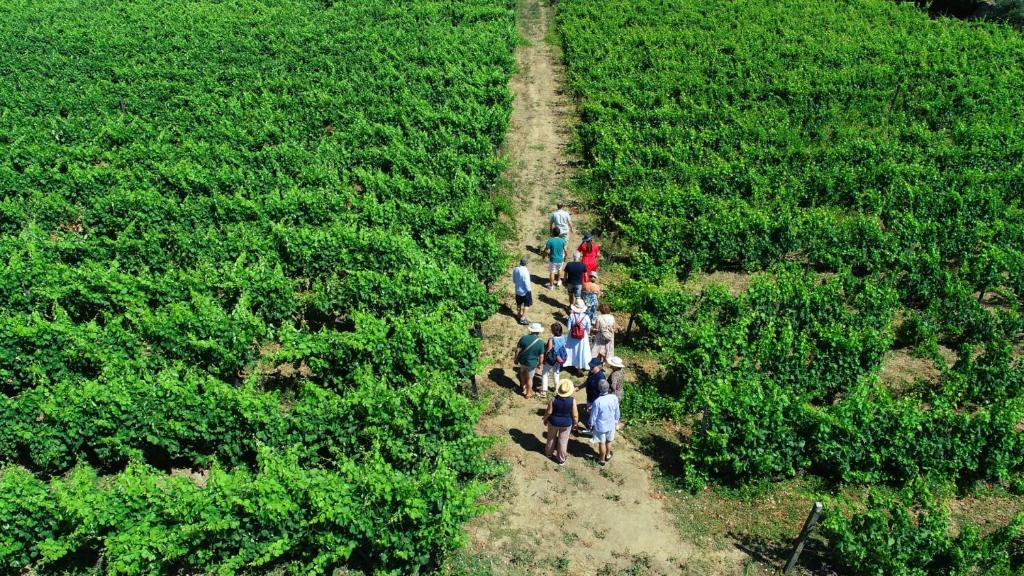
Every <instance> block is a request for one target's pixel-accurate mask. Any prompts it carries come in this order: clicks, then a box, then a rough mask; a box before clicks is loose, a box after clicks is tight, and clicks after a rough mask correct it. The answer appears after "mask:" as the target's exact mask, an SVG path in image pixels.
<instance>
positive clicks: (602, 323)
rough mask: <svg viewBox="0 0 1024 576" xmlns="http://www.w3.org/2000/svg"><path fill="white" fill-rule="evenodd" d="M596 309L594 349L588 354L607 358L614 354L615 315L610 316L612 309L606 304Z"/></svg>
mask: <svg viewBox="0 0 1024 576" xmlns="http://www.w3.org/2000/svg"><path fill="white" fill-rule="evenodd" d="M597 311H598V312H599V314H598V315H597V319H596V321H595V322H594V349H593V350H591V351H590V355H591V356H593V357H595V358H601V359H603V360H607V359H609V358H611V357H613V356H615V329H616V325H615V316H612V309H611V307H610V306H608V305H607V304H600V305H598V307H597ZM613 392H614V390H613ZM620 399H621V398H620Z"/></svg>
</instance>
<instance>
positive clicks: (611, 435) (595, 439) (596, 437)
mask: <svg viewBox="0 0 1024 576" xmlns="http://www.w3.org/2000/svg"><path fill="white" fill-rule="evenodd" d="M613 440H615V430H609V431H607V432H594V434H593V435H592V436H591V437H590V443H591V444H600V443H602V442H607V443H608V444H611V443H612V441H613Z"/></svg>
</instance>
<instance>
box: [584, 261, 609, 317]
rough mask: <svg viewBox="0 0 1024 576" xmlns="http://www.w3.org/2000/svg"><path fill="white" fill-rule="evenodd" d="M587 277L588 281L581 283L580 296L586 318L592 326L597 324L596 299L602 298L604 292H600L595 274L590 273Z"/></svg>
mask: <svg viewBox="0 0 1024 576" xmlns="http://www.w3.org/2000/svg"><path fill="white" fill-rule="evenodd" d="M589 276H590V278H589V279H585V280H584V281H583V287H582V290H581V294H582V295H583V303H584V304H586V305H587V316H588V317H589V318H590V323H591V324H592V325H593V324H595V323H596V322H597V306H598V298H599V297H603V296H604V292H603V291H602V290H601V285H600V284H598V283H597V272H591V273H590V274H589Z"/></svg>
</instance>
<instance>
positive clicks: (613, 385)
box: [607, 356, 626, 404]
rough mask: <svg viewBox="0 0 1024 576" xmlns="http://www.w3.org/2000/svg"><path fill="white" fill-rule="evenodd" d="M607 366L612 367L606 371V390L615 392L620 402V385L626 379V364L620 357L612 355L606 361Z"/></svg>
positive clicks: (621, 385)
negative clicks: (609, 370)
mask: <svg viewBox="0 0 1024 576" xmlns="http://www.w3.org/2000/svg"><path fill="white" fill-rule="evenodd" d="M607 364H608V367H609V368H611V369H612V371H611V372H609V373H608V391H609V392H611V393H612V394H615V396H616V397H618V399H619V403H620V404H621V403H622V387H623V385H624V384H625V380H626V371H625V368H626V364H625V363H624V362H623V361H622V358H619V357H618V356H612V357H611V358H609V359H608V361H607Z"/></svg>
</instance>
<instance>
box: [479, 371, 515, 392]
mask: <svg viewBox="0 0 1024 576" xmlns="http://www.w3.org/2000/svg"><path fill="white" fill-rule="evenodd" d="M487 378H489V379H490V380H491V381H492V382H494V383H495V384H497V385H498V386H501V387H502V388H508V389H509V390H516V391H518V390H519V382H518V381H517V380H516V379H515V378H510V377H509V376H508V374H506V373H505V369H504V368H491V371H490V372H488V373H487Z"/></svg>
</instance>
